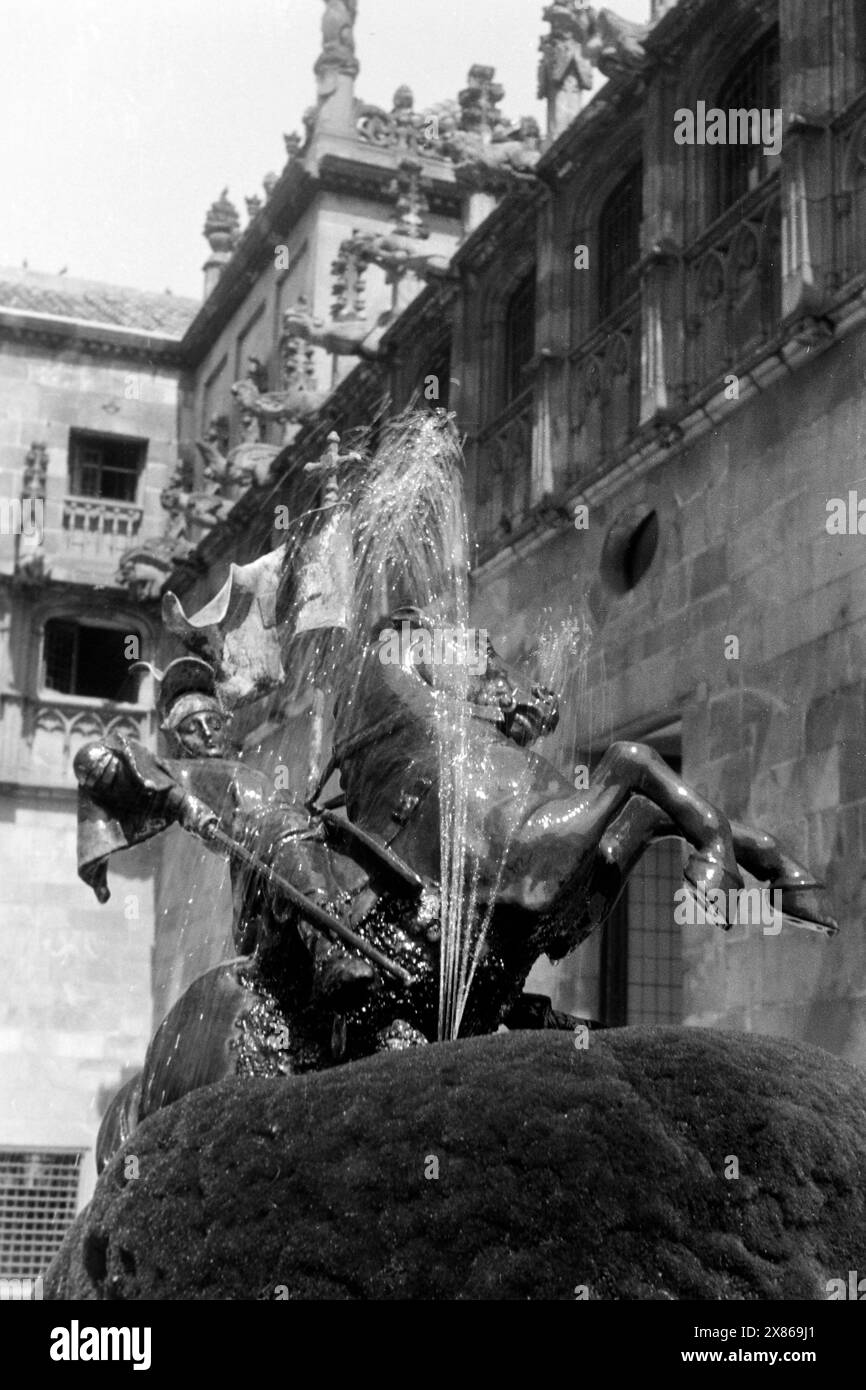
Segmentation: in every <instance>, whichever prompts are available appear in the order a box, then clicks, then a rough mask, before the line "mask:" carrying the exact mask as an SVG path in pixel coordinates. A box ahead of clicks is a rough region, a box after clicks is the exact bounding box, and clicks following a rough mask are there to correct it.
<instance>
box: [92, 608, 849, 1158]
mask: <svg viewBox="0 0 866 1390" xmlns="http://www.w3.org/2000/svg"><path fill="white" fill-rule="evenodd" d="M387 622H388V627H389V631H390V632H393V631H394V630H395V628H394V624H395V623H399V626H400V629H401V632H402V633H403V638H404V640H403V641H402V645H401V646H400V648H399V658H398V659H396V660H394V659H391V660H388V661H385V660H383V659H382V657H383V645H382V640H381V638H382V627H383V624H379V627H378V628H377V629H376V630H374V631H373V632H372V633H371V635H370V638H369V640H368V641H367V643H366V644H365V645H364V646H363V648H362V649H361V651H360V652H359V654H358V660H357V662H355V663H353V664H351V666H350V668H349V671H348V673H347V679H346V681H345V682H344V689H343V690H342V692H341V693H340V695H339V696H338V699H337V703H336V725H335V738H334V745H333V754H332V760H331V764H330V766H329V768H328V769H326V772H330V771H332V770H338V771H339V774H340V779H341V783H342V789H343V794H344V806H343V807H341V809H339V810H335V809H334V807H333V806H331V807H325V808H320V807H319V806H318V805H317V804H315V798H314V799H313V800H312V802H311V803H310V804H308V805H307V807H301V806H299V805H298V804H297V803H290V802H288V801H287V800H286V799H285V798H280V797H278V796H275V794H274V792H273V785H272V782H271V781H270V780H269V779H267V778H264V777H263V776H262V774H259V773H254V772H251V771H250V770H249V769H247V768H244V767H243V765H242V764H239V763H237V762H231V761H230V760H227V759H226V758H225V756H224V748H223V745H222V743H221V741H220V740H219V739H215V738H212V739H211V741H210V742H209V743H207V742H206V743H205V744H204V745H200V744H197V745H195V747H192V746H190V747H187V748H186V750H183V749H181V750H180V751H182V752H183V751H185V752H186V753H187V754H190V753H192V754H193V758H192V759H190V758H187V759H186V760H182V759H179V760H174V761H172V760H170V759H163V760H159V759H154V758H153V757H152V755H150V754H148V753H147V752H146V750H143V749H141V748H140V747H137V746H136V747H133V746H131V745H129V744H126V745H122V746H120V745H118V746H113V747H108V746H107V745H106V744H99V745H89V746H88V747H87V748H86V749H84V750H82V752H81V753H80V754H79V755H78V757H77V759H76V771H77V773H78V776H79V779H80V781H81V782H82V786H83V787H84V788H85V790H86V795H87V796H88V797H89V798H91V799H92V800H94V803H95V805H96V806H97V809H99V812H100V814H103V813H104V814H105V815H106V816H108V817H110V818H111V819H110V822H107V823H110V824H111V825H112V826H115V827H116V826H117V825H118V824H123V825H127V826H132V829H131V830H130V829H127V831H126V839H125V841H124V840H122V839H121V840H118V839H115V840H113V841H112V842H111V843H103V846H102V848H103V851H106V850H107V849H111V848H117V847H118V846H119V844H122V843H134V842H135V840H136V839H141V838H144V837H145V836H146V835H147V834H152V833H155V831H156V830H158V829H160V828H162V827H163V826H164V825H166V824H168V823H169V822H170V821H171V820H176V821H179V823H180V824H182V825H183V826H185V827H186V828H187V829H189V830H191V831H193V832H194V833H197V834H199V835H201V836H202V837H203V838H204V839H205V840H209V841H210V842H211V844H212V845H214V847H215V848H216V849H217V850H218V851H219V852H222V853H228V854H230V855H231V856H232V857H233V862H234V869H235V896H236V904H237V908H236V914H235V942H236V947H237V950H238V952H239V954H238V956H237V957H236V958H235V959H234V960H231V961H228V962H224V963H223V964H222V965H219V966H217V967H215V968H214V969H213V970H210V971H208V972H206V974H205V975H203V976H201V977H200V978H199V979H198V980H196V981H194V982H193V984H192V985H191V986H190V987H189V989H188V990H187V991H186V993H185V994H184V996H183V997H182V998H181V999H180V1000H179V1001H178V1003H177V1004H175V1006H174V1007H173V1009H172V1010H170V1012H169V1014H168V1015H167V1017H166V1019H165V1020H164V1021H163V1023H162V1025H161V1026H160V1028H159V1029H158V1031H157V1033H156V1035H155V1036H154V1039H153V1040H152V1042H151V1045H150V1048H149V1049H148V1053H147V1057H146V1059H145V1065H144V1070H143V1073H142V1075H141V1076H140V1077H138V1078H136V1079H135V1080H134V1081H133V1082H131V1083H128V1084H127V1086H126V1087H124V1088H123V1090H122V1091H121V1092H120V1093H119V1094H118V1096H117V1097H116V1099H115V1101H114V1102H113V1103H112V1105H111V1107H110V1108H109V1111H108V1113H107V1114H106V1116H105V1118H104V1121H103V1125H102V1129H101V1131H100V1139H99V1144H98V1149H97V1156H98V1162H99V1164H100V1166H103V1165H104V1163H105V1162H107V1161H108V1159H109V1158H110V1157H111V1155H112V1153H113V1152H114V1151H115V1150H116V1149H117V1147H118V1146H119V1145H120V1144H121V1143H122V1142H123V1141H124V1140H125V1139H126V1138H127V1137H128V1136H129V1134H130V1133H131V1132H132V1131H133V1129H134V1128H135V1126H136V1125H137V1124H138V1123H139V1121H140V1120H141V1119H143V1118H145V1117H146V1116H147V1115H148V1114H151V1113H153V1111H155V1110H157V1109H159V1108H160V1107H161V1106H163V1105H166V1104H169V1103H171V1102H172V1101H174V1100H176V1099H178V1098H179V1097H180V1096H181V1095H183V1094H185V1093H186V1092H188V1091H190V1090H193V1089H195V1088H196V1087H198V1086H202V1085H206V1084H209V1083H210V1082H213V1081H216V1080H219V1079H221V1078H222V1077H224V1076H227V1075H261V1076H285V1075H291V1074H295V1073H298V1072H302V1071H305V1070H311V1069H314V1070H315V1069H321V1068H323V1067H327V1066H332V1065H335V1064H337V1063H340V1062H343V1061H348V1060H352V1059H354V1058H358V1057H361V1056H364V1055H367V1054H369V1053H371V1052H375V1051H378V1050H382V1049H388V1048H395V1047H405V1046H413V1045H420V1044H424V1043H429V1042H434V1041H436V1039H437V1037H438V1036H439V1035H440V1026H439V1025H440V966H441V952H442V950H443V941H442V926H441V922H440V913H439V894H440V891H441V890H442V889H443V885H442V884H440V866H441V862H442V861H441V842H440V832H441V824H442V821H441V813H442V796H443V788H442V785H441V769H442V768H443V766H446V767H447V766H449V764H452V763H453V762H454V760H455V759H458V758H459V759H461V760H463V762H464V764H465V766H466V768H467V770H468V771H467V777H466V793H467V798H468V805H467V810H466V817H465V824H466V834H467V839H468V850H469V856H470V858H471V860H472V863H473V865H474V866H475V879H476V882H475V891H474V896H473V911H474V912H475V914H477V916H478V918H483V920H484V922H485V931H484V934H483V939H482V940H481V941H480V944H479V947H478V951H477V965H476V968H475V970H474V975H473V977H472V983H471V987H470V988H469V990H468V995H467V1001H466V1007H465V1011H464V1013H463V1017H462V1023H461V1025H460V1032H461V1034H462V1035H464V1036H465V1035H471V1034H478V1033H486V1032H491V1031H495V1030H496V1029H497V1028H498V1027H499V1025H500V1024H501V1023H503V1022H506V1023H508V1022H509V1020H510V1022H511V1024H512V1025H516V1026H525V1024H526V1023H527V1021H530V1020H529V1015H528V1013H527V1010H526V1009H525V1008H524V1007H523V1005H522V990H523V985H524V982H525V980H526V977H527V975H528V973H529V971H530V969H531V967H532V965H533V963H534V962H535V960H536V959H537V958H538V957H539V956H540V955H541V954H543V953H544V954H547V955H548V956H550V957H551V958H553V959H559V958H562V957H563V956H565V955H566V954H567V953H568V952H570V951H572V950H574V949H575V948H576V947H577V946H579V945H580V944H581V942H582V941H584V940H585V939H586V938H587V937H588V936H589V934H590V933H591V932H592V931H593V930H595V929H596V928H597V927H599V926H601V925H602V924H603V923H604V921H605V919H606V918H607V917H608V916H609V914H610V912H611V910H612V908H613V907H614V905H615V903H616V901H617V899H618V898H619V896H620V893H621V892H622V889H623V887H624V886H625V883H626V881H627V879H628V876H629V873H630V872H631V870H632V869H633V867H634V866H635V864H636V863H637V861H638V859H639V858H640V855H641V854H642V852H643V850H644V849H645V848H646V847H647V845H648V844H649V843H650V842H651V841H652V840H654V839H658V838H661V837H664V836H671V835H674V836H679V837H681V838H682V839H683V840H685V841H686V842H687V843H688V845H689V846H690V847H691V855H690V857H689V859H688V862H687V864H686V868H685V879H686V882H687V883H688V884H690V885H691V887H692V889H693V891H694V892H695V894H696V895H698V896H702V895H706V896H708V897H711V895H712V893H713V890H716V891H719V890H720V891H721V892H722V893H726V892H727V891H728V890H730V889H738V888H740V887H742V883H743V880H742V877H741V875H740V872H739V868H738V865H739V866H741V867H742V868H743V869H746V870H748V872H749V873H751V874H753V875H754V876H755V877H756V878H757V879H759V880H760V881H762V882H764V883H766V884H768V886H769V888H770V889H771V890H776V891H778V892H780V893H781V905H782V911H783V912H784V913H785V914H787V915H788V916H789V917H791V918H792V919H794V920H795V921H797V922H798V923H799V924H801V925H804V926H808V927H811V928H813V929H815V930H818V931H822V932H825V933H827V934H833V932H835V930H836V924H835V922H834V921H833V919H832V917H831V916H830V915H829V912H828V910H827V908H826V905H825V904H824V902H823V901H822V897H821V886H820V885H819V884H818V883H816V881H815V880H814V878H813V877H812V875H811V874H810V873H809V872H808V870H807V869H806V868H805V867H803V866H802V865H800V864H798V863H797V862H796V861H795V860H794V859H793V858H791V857H790V856H789V855H788V854H787V853H786V852H785V851H784V850H783V849H782V848H781V847H780V846H779V844H778V843H777V842H776V841H775V839H774V838H773V837H772V836H770V835H768V834H766V833H763V832H759V831H754V830H751V829H749V828H748V827H745V826H741V825H738V824H729V822H728V821H727V820H726V818H725V816H724V815H723V814H722V813H721V812H720V811H719V810H718V809H717V808H715V807H714V806H712V805H711V804H710V803H709V802H708V801H706V800H705V799H704V798H703V797H701V796H699V795H698V794H697V793H695V792H694V791H692V790H691V789H690V788H688V787H687V786H686V785H685V783H684V782H683V781H682V779H681V777H680V776H679V775H678V774H676V773H674V772H673V771H672V770H671V769H670V768H669V767H668V766H667V764H666V763H665V762H664V761H663V760H662V759H661V758H660V757H659V756H658V755H657V754H656V753H655V752H654V751H653V750H652V749H650V748H649V747H647V746H645V745H642V744H639V743H631V742H620V743H615V744H613V745H612V746H611V747H610V748H609V749H608V750H607V752H606V753H605V754H604V756H603V757H602V759H601V760H600V762H599V764H598V766H597V767H596V769H595V771H594V773H593V775H592V779H591V786H590V787H589V788H588V789H586V790H583V791H576V790H575V788H574V787H573V786H572V785H571V783H569V782H568V781H567V780H566V779H565V778H563V777H562V776H561V775H560V773H559V772H558V771H557V770H556V769H555V768H554V766H553V765H552V763H550V762H549V761H548V760H547V759H545V758H544V757H543V756H541V755H540V754H539V753H537V752H535V751H533V750H532V749H531V748H530V745H531V744H533V743H535V742H536V741H537V739H539V738H541V737H543V736H544V735H546V734H548V733H551V732H552V731H553V730H554V729H555V727H556V724H557V720H558V704H557V699H556V696H555V695H554V694H553V693H552V692H551V691H549V690H546V689H544V688H541V687H538V686H536V687H533V688H532V689H531V690H528V691H525V690H522V689H521V688H520V687H519V686H518V684H517V683H516V682H515V681H514V680H512V678H511V676H510V675H509V672H508V671H507V669H506V667H505V665H504V664H503V662H502V661H501V659H500V658H499V657H498V655H497V653H496V652H495V650H494V649H493V647H492V646H490V645H489V644H488V646H487V649H486V652H485V653H484V657H483V660H482V661H481V662H480V663H479V669H477V670H475V671H473V672H472V673H467V675H466V678H465V679H464V680H463V681H462V682H458V683H457V684H456V685H455V682H454V681H453V679H452V680H450V681H449V679H448V677H449V675H450V674H451V673H449V672H448V671H445V672H444V673H443V671H441V670H439V671H437V669H435V663H434V664H433V665H431V663H430V661H429V660H419V659H418V656H417V649H416V645H415V644H416V639H417V638H418V637H419V636H420V635H423V634H425V633H428V634H430V633H431V624H432V620H431V619H430V618H429V617H427V616H426V615H425V614H424V613H423V612H422V611H421V610H419V609H404V610H402V611H401V612H399V613H396V614H393V615H391V617H389V619H388V620H387ZM406 639H408V640H406ZM428 647H429V650H435V644H434V643H432V642H431V643H430V644H428ZM178 664H182V663H178ZM196 664H197V665H198V666H199V667H203V666H204V665H205V663H202V662H199V663H196ZM443 677H444V678H443ZM176 699H178V700H179V703H178V704H177V705H176V708H177V710H179V711H181V712H183V711H185V710H187V708H192V707H191V706H188V703H187V704H184V703H183V701H184V700H186V701H187V702H189V700H190V696H189V694H186V695H183V694H182V695H181V697H177V696H176ZM212 703H214V708H215V709H216V704H217V703H218V702H215V700H214V699H212ZM212 713H213V711H212ZM186 717H187V722H189V720H190V719H198V720H199V721H201V718H202V715H201V712H200V711H199V712H196V711H195V710H193V713H192V714H191V715H187V716H186ZM217 722H218V720H217ZM163 727H164V728H168V727H170V726H169V725H166V724H164V725H163ZM177 727H182V725H178V726H177ZM202 727H203V726H202ZM199 755H202V756H203V757H204V761H203V762H201V763H198V762H195V761H194V758H195V757H198V756H199ZM322 780H323V781H324V777H323V779H322ZM124 817H126V821H124ZM84 823H86V821H85V822H84ZM251 845H252V846H254V851H253V850H251V849H250V846H251ZM85 857H87V856H85ZM95 862H96V856H95V854H94V853H90V858H89V862H88V867H87V868H86V870H85V869H82V875H83V876H84V877H86V878H87V881H89V882H91V883H93V885H94V887H95V888H96V890H97V893H98V894H99V895H100V896H101V897H104V896H107V887H105V886H104V869H102V870H101V871H102V873H103V880H102V884H101V885H100V882H99V881H98V875H97V873H96V871H95V870H94V868H93V864H94V863H95ZM104 862H105V853H104V852H103V855H102V859H100V860H99V864H100V865H104ZM328 921H330V922H332V923H334V924H338V925H340V924H341V926H340V929H341V931H343V933H344V935H343V936H342V938H341V939H333V937H332V939H331V940H330V941H329V940H328V939H327V936H328V933H327V922H328ZM322 922H324V923H325V930H324V934H321V932H322ZM348 933H354V936H351V935H348ZM353 943H354V944H353ZM335 971H336V975H335V974H334V972H335ZM328 972H331V973H330V974H329V973H328ZM334 979H336V986H335V987H332V986H333V984H334ZM542 1015H543V1016H544V1017H543V1019H542V1022H543V1023H545V1024H546V1025H547V1026H565V1025H567V1024H568V1022H569V1020H568V1019H566V1018H564V1017H563V1016H556V1015H554V1014H553V1013H552V1011H550V1010H549V1009H547V1010H542ZM571 1022H572V1023H573V1020H571Z"/></svg>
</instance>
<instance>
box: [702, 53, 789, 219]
mask: <svg viewBox="0 0 866 1390" xmlns="http://www.w3.org/2000/svg"><path fill="white" fill-rule="evenodd" d="M779 90H780V88H779V32H778V30H777V29H771V30H770V31H769V32H768V33H767V34H765V35H764V37H763V38H762V39H760V40H759V41H758V43H756V44H755V45H754V46H753V47H752V48H751V49H749V51H748V53H747V54H746V55H745V57H744V58H742V59H740V61H739V62H738V63H737V65H736V68H735V69H734V71H733V72H732V73H731V75H730V76H729V77H728V79H727V81H726V82H725V83H724V84H723V86H722V87H721V89H720V91H719V95H718V98H717V100H716V102H715V105H716V106H717V107H719V108H720V109H721V110H722V111H725V112H728V111H743V110H745V111H757V112H758V118H759V120H760V119H761V113H762V112H764V111H771V112H772V111H776V110H778V108H779ZM728 133H729V135H730V129H729V131H728ZM712 154H713V155H714V157H715V160H716V161H717V162H716V169H717V171H718V172H717V176H716V183H715V208H714V209H713V214H714V215H715V216H716V217H718V216H720V215H721V214H722V213H723V212H724V211H725V209H726V208H729V207H730V206H731V204H732V203H735V202H736V201H737V200H738V199H739V198H742V197H743V196H744V194H746V193H750V192H751V190H752V189H753V188H757V186H758V184H759V183H760V182H761V181H762V179H764V178H766V176H767V174H768V173H769V172H770V171H771V169H772V164H771V163H770V161H769V160H768V159H767V157H766V155H765V154H764V150H763V145H762V143H761V141H760V140H754V139H753V140H752V141H748V142H747V141H741V142H740V143H737V144H734V143H730V144H727V145H719V146H715V147H713V149H712Z"/></svg>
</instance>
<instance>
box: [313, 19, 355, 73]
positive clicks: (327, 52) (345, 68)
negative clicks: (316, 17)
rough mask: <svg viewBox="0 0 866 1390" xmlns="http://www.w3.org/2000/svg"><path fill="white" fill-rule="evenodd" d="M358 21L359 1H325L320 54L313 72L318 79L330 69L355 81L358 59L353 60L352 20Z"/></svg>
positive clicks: (353, 23) (353, 36)
mask: <svg viewBox="0 0 866 1390" xmlns="http://www.w3.org/2000/svg"><path fill="white" fill-rule="evenodd" d="M357 17H358V0H325V13H324V15H323V16H322V51H321V53H320V54H319V56H318V58H317V59H316V63H315V67H314V69H313V71H314V72H315V74H316V76H317V77H321V76H322V75H323V74H324V73H326V72H327V71H328V70H329V69H330V70H332V71H336V72H342V73H345V74H346V75H347V76H349V77H352V78H354V77H357V76H358V71H359V66H360V65H359V63H358V59H357V58H356V57H355V20H356V19H357Z"/></svg>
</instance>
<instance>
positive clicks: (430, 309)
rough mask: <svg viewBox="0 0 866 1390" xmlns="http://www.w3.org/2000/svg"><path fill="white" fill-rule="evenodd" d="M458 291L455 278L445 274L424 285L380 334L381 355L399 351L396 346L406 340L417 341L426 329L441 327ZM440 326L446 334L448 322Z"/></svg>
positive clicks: (398, 346) (448, 328)
mask: <svg viewBox="0 0 866 1390" xmlns="http://www.w3.org/2000/svg"><path fill="white" fill-rule="evenodd" d="M458 289H459V280H458V278H457V276H456V275H453V276H451V275H449V276H448V277H447V278H443V279H441V280H434V281H433V282H432V284H429V285H426V286H425V287H424V289H423V290H422V291H421V293H420V294H419V295H417V296H416V298H415V299H413V300H412V303H411V304H410V305H409V306H408V307H407V308H406V309H404V310H403V312H402V314H401V315H400V317H399V318H398V319H397V320H396V321H395V322H394V323H392V324H391V326H390V328H388V330H387V331H386V332H385V333H384V334H383V335H382V340H381V342H380V344H379V346H380V347H381V348H383V349H384V350H385V352H389V351H390V350H391V349H392V348H393V350H394V351H395V352H399V349H400V346H401V345H402V343H403V342H405V340H406V339H407V338H417V335H418V334H419V333H426V332H427V331H428V330H431V329H435V328H437V327H443V319H444V317H445V314H446V312H447V310H448V309H449V307H450V306H451V304H452V303H453V302H454V300H455V299H456V297H457V294H458ZM444 327H447V330H448V331H450V323H449V324H448V325H444Z"/></svg>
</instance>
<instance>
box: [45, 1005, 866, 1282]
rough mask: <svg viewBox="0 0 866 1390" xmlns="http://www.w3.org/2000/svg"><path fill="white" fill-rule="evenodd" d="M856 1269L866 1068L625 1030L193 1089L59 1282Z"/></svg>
mask: <svg viewBox="0 0 866 1390" xmlns="http://www.w3.org/2000/svg"><path fill="white" fill-rule="evenodd" d="M133 1158H134V1159H135V1160H136V1162H135V1163H132V1162H130V1160H131V1159H133ZM136 1171H137V1172H138V1175H139V1176H138V1177H133V1176H127V1175H130V1174H133V1173H135V1172H136ZM735 1172H738V1174H739V1176H733V1174H734V1173H735ZM437 1174H438V1176H437ZM851 1269H855V1270H863V1271H864V1272H866V1078H864V1076H863V1075H862V1074H861V1073H860V1072H859V1071H857V1070H855V1069H854V1068H853V1067H851V1066H849V1065H847V1064H846V1063H844V1062H841V1061H839V1060H838V1059H837V1058H835V1057H832V1056H830V1055H829V1054H828V1053H825V1052H822V1051H820V1050H818V1049H816V1048H813V1047H807V1046H804V1045H801V1044H799V1043H792V1042H786V1041H782V1040H778V1039H771V1038H761V1037H754V1036H745V1035H742V1034H737V1033H723V1032H714V1031H713V1032H710V1031H706V1030H703V1029H689V1028H623V1029H617V1030H612V1031H610V1032H604V1033H593V1034H591V1035H590V1045H589V1047H588V1048H586V1049H585V1050H581V1049H579V1048H577V1047H576V1046H575V1039H574V1038H572V1036H571V1035H570V1034H568V1033H499V1034H496V1035H494V1036H492V1037H484V1038H475V1039H470V1040H468V1041H466V1042H458V1043H453V1044H448V1045H442V1046H436V1047H428V1048H418V1049H413V1050H412V1051H408V1052H402V1053H391V1054H387V1055H383V1056H379V1057H373V1058H368V1059H366V1060H364V1061H362V1062H357V1063H353V1064H351V1065H349V1066H344V1067H340V1068H336V1069H335V1070H333V1071H329V1072H323V1073H319V1074H315V1075H309V1076H306V1077H298V1078H293V1079H288V1080H285V1081H241V1080H232V1081H223V1082H220V1083H218V1084H217V1085H215V1086H209V1087H207V1088H205V1089H204V1090H201V1091H198V1092H195V1093H194V1094H192V1095H189V1096H187V1097H185V1098H184V1099H183V1100H181V1101H178V1102H177V1103H175V1104H174V1105H171V1106H169V1107H168V1108H167V1109H166V1110H164V1111H162V1112H161V1113H160V1114H158V1115H155V1116H153V1117H152V1118H151V1119H150V1120H148V1121H146V1122H145V1123H144V1124H143V1125H142V1126H141V1128H140V1129H139V1130H138V1131H137V1132H136V1134H135V1135H133V1137H132V1139H131V1140H130V1141H129V1143H128V1144H127V1146H126V1148H125V1149H124V1150H123V1151H122V1152H121V1153H120V1154H118V1155H117V1157H116V1158H115V1159H114V1160H113V1162H112V1163H111V1164H110V1166H109V1167H108V1168H107V1169H106V1171H105V1173H104V1174H103V1175H102V1177H101V1178H100V1180H99V1183H98V1184H97V1188H96V1192H95V1194H94V1197H93V1200H92V1202H91V1203H90V1206H89V1207H88V1208H87V1209H86V1211H84V1212H82V1213H81V1215H80V1216H79V1217H78V1219H77V1221H76V1222H75V1224H74V1226H73V1227H72V1229H71V1231H70V1232H69V1234H68V1236H67V1238H66V1240H65V1242H64V1245H63V1247H62V1249H61V1251H60V1253H59V1254H58V1255H57V1257H56V1259H55V1260H54V1262H53V1264H52V1266H51V1268H50V1270H49V1271H48V1274H47V1276H46V1281H45V1296H46V1297H48V1298H54V1299H98V1298H110V1299H269V1298H270V1299H273V1298H286V1297H288V1298H293V1299H403V1298H405V1299H569V1300H570V1299H574V1298H575V1297H578V1296H586V1297H588V1298H589V1299H824V1298H826V1297H827V1281H828V1280H829V1279H833V1278H843V1279H845V1278H847V1272H848V1271H849V1270H851ZM584 1290H585V1294H584V1292H583V1291H584Z"/></svg>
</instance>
